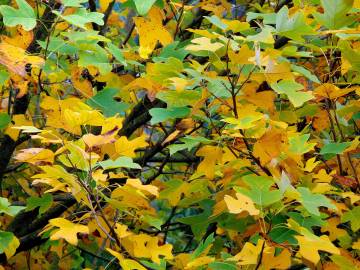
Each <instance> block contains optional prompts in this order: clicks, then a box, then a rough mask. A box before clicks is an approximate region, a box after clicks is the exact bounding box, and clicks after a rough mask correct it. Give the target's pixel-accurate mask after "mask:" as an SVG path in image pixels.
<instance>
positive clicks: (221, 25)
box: [204, 15, 228, 30]
mask: <svg viewBox="0 0 360 270" xmlns="http://www.w3.org/2000/svg"><path fill="white" fill-rule="evenodd" d="M204 18H206V19H207V20H208V21H209V22H211V23H212V24H213V25H215V26H216V27H218V28H220V29H221V30H225V29H226V28H228V26H227V25H226V24H225V23H223V22H222V21H221V20H220V19H219V17H218V16H216V15H212V16H211V17H209V16H204Z"/></svg>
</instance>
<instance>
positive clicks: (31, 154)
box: [15, 148, 54, 165]
mask: <svg viewBox="0 0 360 270" xmlns="http://www.w3.org/2000/svg"><path fill="white" fill-rule="evenodd" d="M15 159H16V160H17V161H19V162H27V163H30V164H33V165H45V164H52V163H54V153H53V152H52V151H51V150H49V149H44V148H28V149H23V150H20V153H18V154H16V155H15Z"/></svg>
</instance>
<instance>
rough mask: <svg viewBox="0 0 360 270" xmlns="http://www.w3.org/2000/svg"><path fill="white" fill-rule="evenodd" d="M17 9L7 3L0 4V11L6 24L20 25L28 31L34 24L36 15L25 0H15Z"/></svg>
mask: <svg viewBox="0 0 360 270" xmlns="http://www.w3.org/2000/svg"><path fill="white" fill-rule="evenodd" d="M16 4H17V6H18V7H19V9H15V8H13V7H10V6H7V5H1V6H0V13H1V14H2V16H3V21H4V24H5V25H6V26H16V25H21V26H22V27H23V28H24V30H26V31H30V30H32V29H34V28H35V26H36V16H35V12H34V10H33V9H32V7H31V6H30V5H29V4H28V3H27V2H26V1H25V0H16Z"/></svg>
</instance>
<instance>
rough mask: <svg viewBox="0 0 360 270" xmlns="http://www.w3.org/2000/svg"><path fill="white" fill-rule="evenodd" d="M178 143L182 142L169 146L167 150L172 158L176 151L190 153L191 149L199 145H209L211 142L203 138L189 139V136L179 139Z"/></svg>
mask: <svg viewBox="0 0 360 270" xmlns="http://www.w3.org/2000/svg"><path fill="white" fill-rule="evenodd" d="M179 141H180V142H182V143H181V144H172V145H170V146H169V147H168V148H169V150H170V155H171V156H172V155H173V154H175V153H176V152H178V151H181V150H184V149H187V150H188V151H190V150H191V149H192V148H194V147H195V146H197V145H198V144H199V143H211V142H212V141H211V140H208V139H206V138H204V137H191V136H186V137H185V138H181V139H179Z"/></svg>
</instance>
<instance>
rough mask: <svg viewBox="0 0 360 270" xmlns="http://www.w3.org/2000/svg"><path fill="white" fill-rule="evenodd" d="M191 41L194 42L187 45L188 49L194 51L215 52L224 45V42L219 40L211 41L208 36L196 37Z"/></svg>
mask: <svg viewBox="0 0 360 270" xmlns="http://www.w3.org/2000/svg"><path fill="white" fill-rule="evenodd" d="M191 43H193V44H191V45H188V46H186V47H185V49H186V50H188V51H194V52H198V51H210V52H215V51H217V50H218V49H220V48H222V47H224V44H222V43H219V42H214V43H211V39H209V38H207V37H199V38H194V39H192V40H191Z"/></svg>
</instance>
